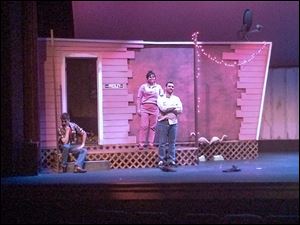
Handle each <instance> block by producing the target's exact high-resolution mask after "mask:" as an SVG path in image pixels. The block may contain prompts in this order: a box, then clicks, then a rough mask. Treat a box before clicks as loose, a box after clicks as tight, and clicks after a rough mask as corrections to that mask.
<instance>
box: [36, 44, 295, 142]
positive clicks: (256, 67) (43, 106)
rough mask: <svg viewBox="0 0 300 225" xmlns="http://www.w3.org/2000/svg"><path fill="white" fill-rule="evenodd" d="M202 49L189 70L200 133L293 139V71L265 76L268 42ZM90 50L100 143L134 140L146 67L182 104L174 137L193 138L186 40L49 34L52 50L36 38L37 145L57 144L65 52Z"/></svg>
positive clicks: (84, 53) (191, 48)
mask: <svg viewBox="0 0 300 225" xmlns="http://www.w3.org/2000/svg"><path fill="white" fill-rule="evenodd" d="M263 45H264V48H262V46H263ZM203 49H204V50H205V51H206V52H207V53H209V55H210V56H211V57H207V56H205V55H203V54H201V55H200V56H199V58H198V60H199V62H198V61H197V62H198V63H197V68H196V69H197V71H198V72H199V74H197V81H196V82H197V87H198V93H197V96H198V100H199V101H198V103H197V106H196V107H197V111H198V112H197V113H198V114H197V115H198V119H199V120H198V131H199V135H200V136H204V137H206V138H211V137H212V136H218V137H221V136H222V135H223V134H227V135H228V140H255V139H257V137H258V136H259V138H260V139H274V138H275V139H297V138H298V139H299V131H298V128H299V110H298V107H299V94H298V92H299V69H297V68H296V69H293V70H283V71H281V70H272V71H271V72H272V73H271V75H272V76H271V77H269V78H268V77H267V74H268V69H269V68H268V61H269V58H270V50H271V44H270V43H259V42H257V43H251V42H247V43H203ZM259 49H261V51H259V52H258V50H259ZM253 53H255V54H254V57H252V56H253ZM91 55H92V56H93V57H95V59H96V61H97V65H98V66H97V76H98V80H99V81H100V82H101V84H98V87H99V89H98V93H99V94H100V95H99V96H100V98H99V101H98V103H99V105H98V111H99V112H100V114H99V115H101V117H102V118H101V119H102V125H101V126H102V127H101V129H100V130H101V132H102V135H103V136H102V144H126V143H135V142H136V141H137V138H138V130H139V126H140V121H139V117H138V116H137V114H136V95H137V91H138V88H139V86H140V85H141V84H142V83H145V82H146V77H145V76H146V73H147V71H148V70H153V71H154V72H155V73H156V75H157V82H158V83H159V84H161V85H162V86H163V87H164V86H165V83H166V82H167V81H170V80H171V81H173V82H174V83H175V94H176V95H178V96H179V97H180V98H181V100H182V102H183V113H182V115H181V116H180V118H179V121H180V128H179V132H178V141H180V142H182V141H191V140H193V139H192V138H191V136H190V133H191V132H194V131H195V106H194V99H195V93H194V46H193V44H192V43H191V42H190V43H187V42H182V43H167V44H166V43H146V42H143V41H123V42H122V41H111V43H110V41H101V40H98V41H95V40H94V41H93V40H65V39H56V40H55V48H51V45H50V41H49V40H46V41H45V40H41V41H40V42H39V92H40V96H39V103H40V106H39V107H40V115H41V116H40V118H41V119H40V133H41V138H40V140H41V146H42V147H51V146H55V143H56V126H57V125H56V124H55V123H56V122H57V123H59V120H57V118H58V117H57V118H55V98H54V82H53V79H54V76H55V77H56V83H57V85H56V92H55V93H56V95H57V102H56V104H57V114H58V115H57V116H59V114H60V113H61V112H62V111H63V110H64V109H63V107H64V104H63V103H64V102H65V101H67V99H66V96H65V94H64V91H63V87H67V85H68V84H66V83H64V80H65V78H64V77H65V66H64V65H65V57H67V56H73V57H76V56H80V57H85V56H91ZM53 56H54V57H53ZM251 57H252V58H251ZM215 59H218V60H224V62H226V63H229V64H233V63H234V62H235V63H241V64H243V62H244V61H245V60H246V61H247V62H246V63H244V64H243V65H241V66H226V65H225V64H224V63H221V64H218V63H216V60H215ZM267 78H268V79H267ZM267 81H268V82H267ZM112 84H122V88H117V89H114V88H113V89H107V88H106V86H107V85H112ZM265 90H267V92H266V95H264V93H265V92H264V91H265ZM264 100H265V102H264ZM263 106H264V107H263ZM261 115H263V116H261ZM98 122H99V120H98ZM260 122H261V126H260ZM297 124H298V125H297ZM259 127H262V129H259ZM260 131H261V133H259V132H260Z"/></svg>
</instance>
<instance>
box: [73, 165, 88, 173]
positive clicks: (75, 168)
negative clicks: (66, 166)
mask: <svg viewBox="0 0 300 225" xmlns="http://www.w3.org/2000/svg"><path fill="white" fill-rule="evenodd" d="M86 172H87V171H86V170H85V169H82V168H81V167H79V166H75V167H74V173H86Z"/></svg>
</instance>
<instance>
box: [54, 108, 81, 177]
mask: <svg viewBox="0 0 300 225" xmlns="http://www.w3.org/2000/svg"><path fill="white" fill-rule="evenodd" d="M60 119H61V124H62V125H61V126H60V127H59V128H58V135H59V137H58V144H59V149H60V150H61V151H62V169H63V172H64V173H65V172H67V165H68V156H69V153H72V154H73V155H74V156H75V158H76V162H75V167H74V173H85V172H86V170H85V169H83V165H84V161H85V157H86V154H87V150H86V148H84V145H85V141H86V136H87V135H86V132H85V131H84V130H83V129H82V128H81V127H79V126H78V125H77V124H76V123H72V122H70V115H69V114H68V113H63V114H62V115H61V116H60ZM78 135H80V136H82V142H81V145H77V136H78Z"/></svg>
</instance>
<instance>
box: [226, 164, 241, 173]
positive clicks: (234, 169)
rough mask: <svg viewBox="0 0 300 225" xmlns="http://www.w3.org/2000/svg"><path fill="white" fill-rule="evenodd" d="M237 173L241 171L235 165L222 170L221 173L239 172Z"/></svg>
mask: <svg viewBox="0 0 300 225" xmlns="http://www.w3.org/2000/svg"><path fill="white" fill-rule="evenodd" d="M239 171H241V169H240V168H238V167H237V166H235V165H232V167H231V168H230V169H226V170H223V172H225V173H227V172H239Z"/></svg>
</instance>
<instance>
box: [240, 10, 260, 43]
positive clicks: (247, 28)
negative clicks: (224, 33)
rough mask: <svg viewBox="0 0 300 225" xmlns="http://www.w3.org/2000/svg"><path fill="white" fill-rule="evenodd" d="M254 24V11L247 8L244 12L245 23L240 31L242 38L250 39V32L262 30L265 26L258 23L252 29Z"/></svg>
mask: <svg viewBox="0 0 300 225" xmlns="http://www.w3.org/2000/svg"><path fill="white" fill-rule="evenodd" d="M251 26H252V11H251V10H250V9H245V11H244V14H243V25H242V27H241V29H240V30H239V31H238V35H239V37H240V39H242V40H247V41H248V34H250V33H254V32H260V31H261V30H262V28H263V26H262V25H260V24H257V25H256V26H255V28H254V29H252V30H251Z"/></svg>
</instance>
